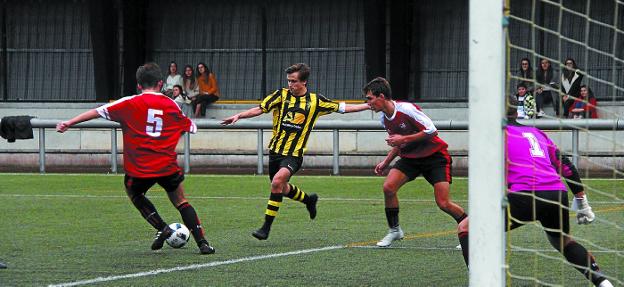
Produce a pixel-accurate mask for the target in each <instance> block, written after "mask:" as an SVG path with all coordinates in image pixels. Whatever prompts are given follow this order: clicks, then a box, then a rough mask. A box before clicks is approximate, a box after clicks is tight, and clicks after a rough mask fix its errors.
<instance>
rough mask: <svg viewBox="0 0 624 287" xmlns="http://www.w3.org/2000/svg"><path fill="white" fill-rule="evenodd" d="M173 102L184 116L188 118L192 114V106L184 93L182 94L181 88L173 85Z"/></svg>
mask: <svg viewBox="0 0 624 287" xmlns="http://www.w3.org/2000/svg"><path fill="white" fill-rule="evenodd" d="M173 100H174V101H175V102H176V104H178V106H179V107H180V110H182V113H184V115H185V116H190V115H192V114H193V105H192V104H191V103H192V100H191V99H189V98H188V97H187V96H186V95H185V94H184V92H182V86H180V85H175V86H173Z"/></svg>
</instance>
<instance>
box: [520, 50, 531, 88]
mask: <svg viewBox="0 0 624 287" xmlns="http://www.w3.org/2000/svg"><path fill="white" fill-rule="evenodd" d="M518 77H520V78H524V79H525V80H519V81H520V83H523V84H524V86H526V87H527V91H528V92H529V93H533V67H531V61H529V59H528V58H522V60H520V69H518Z"/></svg>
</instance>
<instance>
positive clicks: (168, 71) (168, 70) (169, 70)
mask: <svg viewBox="0 0 624 287" xmlns="http://www.w3.org/2000/svg"><path fill="white" fill-rule="evenodd" d="M171 65H175V67H176V70H177V69H178V64H176V62H175V61H171V63H169V67H167V74H170V73H171ZM176 73H177V71H176Z"/></svg>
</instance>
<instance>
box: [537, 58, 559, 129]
mask: <svg viewBox="0 0 624 287" xmlns="http://www.w3.org/2000/svg"><path fill="white" fill-rule="evenodd" d="M555 79H557V78H556V77H555V74H554V70H553V68H552V66H551V65H550V60H548V59H542V60H541V61H540V66H539V68H538V69H537V71H536V72H535V80H536V81H537V83H539V85H538V87H537V88H536V89H535V101H536V103H537V117H538V118H539V117H543V116H545V115H546V114H545V113H544V104H545V103H548V102H550V101H551V99H552V104H553V109H554V111H555V114H556V115H557V116H559V106H560V105H561V97H560V96H559V93H557V91H556V90H557V89H558V88H556V85H557V84H556V83H555ZM540 105H541V106H540Z"/></svg>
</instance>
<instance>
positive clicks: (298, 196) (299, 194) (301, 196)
mask: <svg viewBox="0 0 624 287" xmlns="http://www.w3.org/2000/svg"><path fill="white" fill-rule="evenodd" d="M288 185H289V186H290V191H289V192H288V194H286V197H288V198H290V199H293V200H296V201H300V202H303V203H306V204H307V203H308V201H309V200H310V196H308V195H307V194H306V193H305V192H303V190H301V189H300V188H299V187H297V186H296V185H293V184H290V183H289V184H288Z"/></svg>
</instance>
